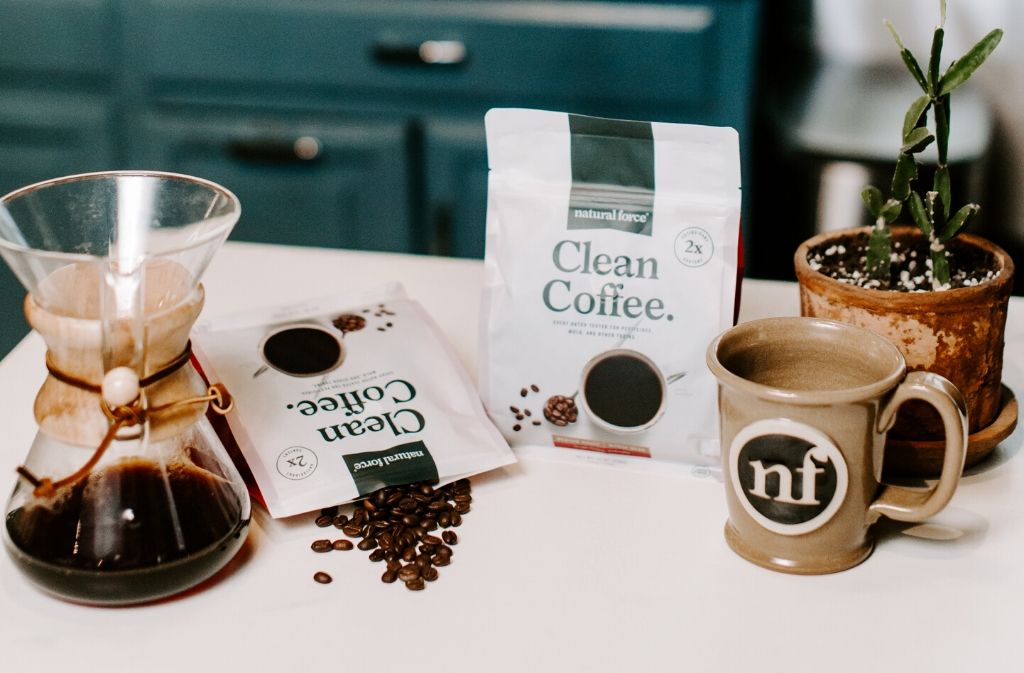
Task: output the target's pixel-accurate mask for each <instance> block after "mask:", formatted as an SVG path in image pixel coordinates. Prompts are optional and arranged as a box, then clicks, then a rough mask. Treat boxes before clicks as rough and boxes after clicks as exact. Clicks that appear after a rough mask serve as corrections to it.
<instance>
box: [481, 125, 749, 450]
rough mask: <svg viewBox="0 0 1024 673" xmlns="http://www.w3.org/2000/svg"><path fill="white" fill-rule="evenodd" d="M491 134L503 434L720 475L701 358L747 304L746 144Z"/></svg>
mask: <svg viewBox="0 0 1024 673" xmlns="http://www.w3.org/2000/svg"><path fill="white" fill-rule="evenodd" d="M486 126H487V152H488V160H489V164H490V175H489V182H488V203H487V244H486V256H485V261H484V263H485V283H484V285H485V287H484V293H483V302H482V309H481V348H480V359H481V366H480V389H481V395H482V396H483V400H484V404H485V406H486V407H487V409H488V412H489V414H490V416H491V419H492V420H493V421H494V422H495V424H496V425H497V426H498V428H499V429H500V430H501V432H502V433H503V434H504V436H505V437H506V438H507V439H508V440H509V441H510V442H511V443H512V444H513V445H514V446H516V445H524V444H532V445H544V446H549V447H550V446H554V447H558V448H562V449H576V450H580V451H590V452H600V453H603V454H613V455H617V456H632V457H636V458H653V459H656V460H659V461H674V462H679V463H689V464H694V465H714V464H716V463H717V460H718V440H717V437H718V428H717V410H716V388H715V380H714V378H713V377H712V376H711V374H710V372H709V371H708V370H707V367H706V366H705V364H704V356H705V350H706V348H707V345H708V343H709V342H710V341H711V340H712V339H713V338H714V336H715V335H717V334H718V333H719V332H721V331H722V330H723V329H725V328H726V327H728V326H729V325H731V324H732V321H733V316H734V310H735V306H736V297H737V282H738V279H737V275H738V274H737V256H738V241H739V220H740V160H739V143H738V137H737V134H736V132H735V131H734V130H733V129H729V128H713V127H706V126H692V125H682V124H666V123H657V122H653V123H648V122H637V121H621V120H612V119H598V118H593V117H582V116H578V115H571V114H564V113H556V112H543V111H539V110H516V109H494V110H491V111H490V112H488V114H487V117H486ZM577 455H594V454H577Z"/></svg>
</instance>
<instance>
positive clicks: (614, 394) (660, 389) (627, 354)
mask: <svg viewBox="0 0 1024 673" xmlns="http://www.w3.org/2000/svg"><path fill="white" fill-rule="evenodd" d="M684 376H686V372H681V373H678V374H672V375H671V376H667V377H666V376H665V374H663V373H662V371H661V369H659V368H658V365H656V364H655V363H654V361H653V360H651V359H650V358H649V357H647V356H646V355H644V354H643V353H640V352H638V351H634V350H631V349H628V348H615V349H612V350H608V351H604V352H603V353H599V354H598V355H595V356H594V357H593V358H591V359H590V361H589V362H587V364H586V365H585V366H584V367H583V373H582V374H581V376H580V399H581V401H582V406H583V410H584V411H585V412H586V414H587V416H588V417H589V418H590V420H591V422H593V423H594V425H597V426H598V427H599V428H601V429H603V430H607V431H609V432H615V433H621V434H628V433H634V432H643V431H644V430H647V429H649V428H651V427H653V426H654V424H655V423H657V422H658V420H659V419H660V418H661V416H662V414H664V413H665V403H666V400H667V397H668V386H669V385H670V384H672V383H673V382H675V381H678V380H679V379H681V378H683V377H684Z"/></svg>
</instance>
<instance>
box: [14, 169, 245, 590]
mask: <svg viewBox="0 0 1024 673" xmlns="http://www.w3.org/2000/svg"><path fill="white" fill-rule="evenodd" d="M0 206H2V207H0V255H2V256H3V258H4V260H5V261H6V262H7V264H8V265H9V266H10V267H11V269H12V270H13V271H14V273H15V274H16V275H17V277H18V278H19V280H20V281H21V282H22V283H23V284H24V285H25V287H26V289H27V290H28V296H27V297H26V299H25V314H26V316H27V318H28V321H29V323H30V324H31V325H32V327H34V328H35V329H36V330H37V331H38V332H39V333H40V334H41V335H42V337H43V339H44V340H45V342H46V346H47V354H46V363H45V364H46V367H47V370H48V372H49V375H48V376H47V378H46V380H45V381H44V383H43V385H42V387H41V388H40V390H39V391H38V393H37V395H36V400H35V406H34V413H35V417H36V422H37V423H38V425H39V431H38V433H37V435H36V438H35V440H34V442H33V444H32V446H31V448H30V449H29V452H28V455H27V457H26V458H25V461H24V464H23V465H22V466H21V467H19V468H18V472H19V475H20V476H19V479H18V481H17V483H16V485H15V488H14V492H13V494H12V495H11V498H10V500H9V502H8V504H7V507H6V510H5V513H6V518H5V526H4V543H5V546H6V548H7V550H8V552H9V553H10V554H11V556H12V558H13V559H14V561H15V564H16V565H17V566H18V567H19V568H20V569H21V570H22V571H23V572H24V574H25V575H26V576H27V577H29V578H30V579H31V580H32V581H34V582H35V583H36V584H37V585H38V586H39V587H41V588H42V589H44V590H46V591H48V592H50V593H53V594H56V595H58V596H61V597H64V598H67V599H70V600H75V601H81V602H86V603H98V604H128V603H137V602H142V601H148V600H153V599H156V598H160V597H163V596H167V595H170V594H174V593H177V592H179V591H181V590H184V589H186V588H189V587H191V586H193V585H195V584H197V583H199V582H201V581H202V580H204V579H206V578H207V577H209V576H210V575H212V574H213V573H215V572H216V571H217V570H219V569H220V568H222V567H223V566H224V565H225V564H226V563H227V562H228V561H230V560H231V558H232V557H233V556H234V555H235V553H236V552H237V551H238V550H239V548H240V547H241V545H242V544H243V542H244V539H245V534H246V532H247V530H248V523H249V517H250V503H249V497H248V494H247V492H246V489H245V486H244V484H243V482H242V479H241V477H240V476H239V474H238V472H237V470H236V469H235V467H234V465H233V464H232V462H231V460H230V458H229V457H228V455H227V453H226V451H225V449H224V446H223V444H222V443H221V442H220V440H219V439H218V437H217V434H216V433H215V432H214V430H213V427H212V426H211V424H210V422H209V420H208V419H207V417H206V412H207V409H208V408H212V409H213V410H218V411H222V412H224V411H226V410H227V408H228V407H229V406H230V396H229V395H228V394H227V391H224V390H223V389H221V388H218V387H212V388H208V387H207V386H206V384H205V383H204V382H203V380H202V378H201V377H200V376H199V374H198V373H197V372H196V370H195V368H194V367H193V365H192V364H191V361H190V345H189V331H190V329H191V327H192V324H193V323H194V322H195V320H196V318H197V317H198V315H199V312H200V310H201V309H202V306H203V298H204V291H203V286H202V285H201V284H200V283H199V278H200V276H201V275H202V273H203V271H204V270H205V269H206V266H207V264H208V263H209V261H210V259H211V258H212V256H213V254H214V253H215V252H216V250H217V249H218V248H219V247H220V245H221V244H222V243H223V242H224V240H225V239H226V238H227V236H228V233H229V232H230V231H231V228H232V227H233V226H234V224H235V222H236V221H237V220H238V216H239V212H240V207H239V203H238V199H237V198H235V196H234V195H233V194H232V193H231V192H229V191H227V190H226V189H224V188H223V187H220V186H219V185H216V184H213V183H211V182H208V181H205V180H201V179H197V178H192V177H189V176H183V175H175V174H170V173H155V172H128V171H124V172H107V173H90V174H83V175H75V176H69V177H65V178H58V179H55V180H50V181H47V182H43V183H39V184H35V185H30V186H28V187H25V188H22V189H19V190H17V191H15V192H12V193H10V194H8V195H7V196H5V197H3V198H2V199H0ZM25 394H26V395H27V394H31V392H30V391H25Z"/></svg>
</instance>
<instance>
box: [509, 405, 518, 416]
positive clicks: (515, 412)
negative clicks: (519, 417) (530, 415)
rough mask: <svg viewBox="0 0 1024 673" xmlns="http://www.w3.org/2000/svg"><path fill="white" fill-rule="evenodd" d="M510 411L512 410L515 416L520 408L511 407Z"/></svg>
mask: <svg viewBox="0 0 1024 673" xmlns="http://www.w3.org/2000/svg"><path fill="white" fill-rule="evenodd" d="M509 409H511V410H512V413H513V414H518V413H519V407H517V406H511V407H509Z"/></svg>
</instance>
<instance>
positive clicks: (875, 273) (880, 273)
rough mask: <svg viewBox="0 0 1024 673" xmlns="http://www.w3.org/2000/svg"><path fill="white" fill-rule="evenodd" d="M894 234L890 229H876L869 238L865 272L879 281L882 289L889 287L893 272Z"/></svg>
mask: <svg viewBox="0 0 1024 673" xmlns="http://www.w3.org/2000/svg"><path fill="white" fill-rule="evenodd" d="M891 265H892V232H891V230H890V229H889V227H874V228H873V229H872V230H871V236H870V237H869V238H868V254H867V261H866V263H865V269H864V270H865V272H866V273H867V275H868V277H869V278H872V279H874V280H877V281H878V282H879V283H881V285H882V287H889V278H890V276H891V275H892V272H891V271H890V270H889V267H890V266H891Z"/></svg>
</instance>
